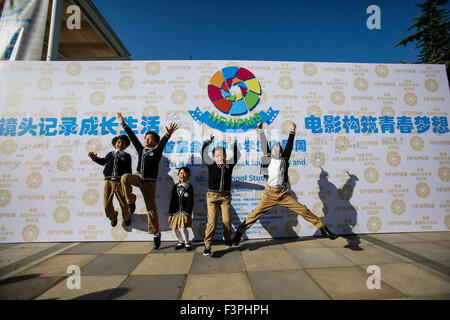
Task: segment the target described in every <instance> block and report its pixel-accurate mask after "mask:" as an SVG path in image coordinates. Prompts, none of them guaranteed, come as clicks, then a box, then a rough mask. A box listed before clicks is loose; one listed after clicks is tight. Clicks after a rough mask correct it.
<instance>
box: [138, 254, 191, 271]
mask: <svg viewBox="0 0 450 320" xmlns="http://www.w3.org/2000/svg"><path fill="white" fill-rule="evenodd" d="M194 255H195V253H194V252H190V253H186V252H184V253H162V254H149V255H147V256H146V257H145V259H144V260H142V262H141V263H140V264H139V265H138V266H137V267H136V268H135V269H134V271H133V272H132V275H151V274H188V273H189V270H190V269H191V265H192V261H193V260H194Z"/></svg>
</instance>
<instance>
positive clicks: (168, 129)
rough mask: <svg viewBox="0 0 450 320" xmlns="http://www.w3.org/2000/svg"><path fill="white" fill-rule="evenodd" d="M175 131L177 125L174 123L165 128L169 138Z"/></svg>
mask: <svg viewBox="0 0 450 320" xmlns="http://www.w3.org/2000/svg"><path fill="white" fill-rule="evenodd" d="M177 129H178V125H177V124H176V123H171V124H170V125H169V127H168V128H167V127H166V131H167V135H168V136H171V135H172V133H174V132H175V130H177Z"/></svg>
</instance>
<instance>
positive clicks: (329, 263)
mask: <svg viewBox="0 0 450 320" xmlns="http://www.w3.org/2000/svg"><path fill="white" fill-rule="evenodd" d="M358 238H359V239H358ZM174 246H175V243H174V242H163V243H162V245H161V248H160V249H159V250H153V243H152V242H90V243H26V244H0V299H151V300H156V299H163V300H177V299H183V300H184V299H190V300H197V299H231V300H235V299H236V300H238V299H245V300H253V299H257V300H261V299H269V300H271V299H276V300H287V299H296V300H306V299H446V300H448V299H450V281H449V280H450V232H427V233H395V234H377V235H360V236H359V237H348V238H346V237H340V238H338V239H336V240H334V241H331V240H329V239H324V238H313V237H307V238H296V239H293V238H290V239H275V240H247V241H242V242H241V244H240V246H239V247H233V248H230V249H226V248H225V247H224V246H223V243H220V242H218V243H217V244H216V245H214V246H213V255H212V256H211V257H205V256H203V255H202V252H203V243H201V242H200V243H194V250H193V251H191V252H186V251H184V250H181V251H175V250H174ZM70 265H75V266H79V268H80V271H81V278H80V281H81V288H80V289H68V284H69V286H70V284H72V285H73V284H75V281H73V280H72V278H73V276H72V273H67V268H68V266H70ZM373 265H375V266H378V267H379V270H380V275H381V283H380V288H379V289H376V288H375V289H371V290H370V289H368V287H367V282H368V278H369V277H371V276H372V278H373V277H374V276H373V275H372V273H367V268H368V267H369V266H373ZM369 283H375V282H374V280H373V281H371V280H369Z"/></svg>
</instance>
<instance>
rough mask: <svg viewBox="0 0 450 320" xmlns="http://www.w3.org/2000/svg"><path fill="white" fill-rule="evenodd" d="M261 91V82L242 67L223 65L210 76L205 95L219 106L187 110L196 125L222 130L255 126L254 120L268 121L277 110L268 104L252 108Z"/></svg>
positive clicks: (256, 102) (270, 120)
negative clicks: (213, 108) (264, 106)
mask: <svg viewBox="0 0 450 320" xmlns="http://www.w3.org/2000/svg"><path fill="white" fill-rule="evenodd" d="M261 93H262V89H261V85H260V83H259V81H258V79H257V78H256V77H255V75H254V74H253V73H251V72H250V71H248V70H247V69H245V68H242V67H235V66H232V67H225V68H223V69H221V70H219V71H217V72H216V73H214V75H213V76H212V77H211V80H210V81H209V85H208V96H209V99H210V100H211V103H212V104H213V105H214V106H215V107H216V108H217V109H218V110H219V111H217V110H214V111H211V112H210V111H202V110H200V108H199V107H196V108H195V110H190V111H189V114H190V115H191V117H192V119H194V121H196V122H197V123H198V124H200V125H207V126H208V127H210V128H213V129H216V130H219V131H222V132H229V133H230V132H233V133H242V132H246V131H248V130H253V129H256V126H257V124H258V122H260V121H261V122H263V123H265V124H271V123H272V122H273V121H274V120H275V118H276V117H277V116H278V113H279V111H278V110H273V109H272V107H269V109H267V110H266V111H264V110H260V109H261V108H259V109H258V110H257V109H256V106H257V105H258V104H259V102H260V96H261Z"/></svg>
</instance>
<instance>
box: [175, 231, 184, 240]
mask: <svg viewBox="0 0 450 320" xmlns="http://www.w3.org/2000/svg"><path fill="white" fill-rule="evenodd" d="M173 233H174V234H175V236H176V237H177V239H178V242H183V237H182V235H181V232H180V229H173Z"/></svg>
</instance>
